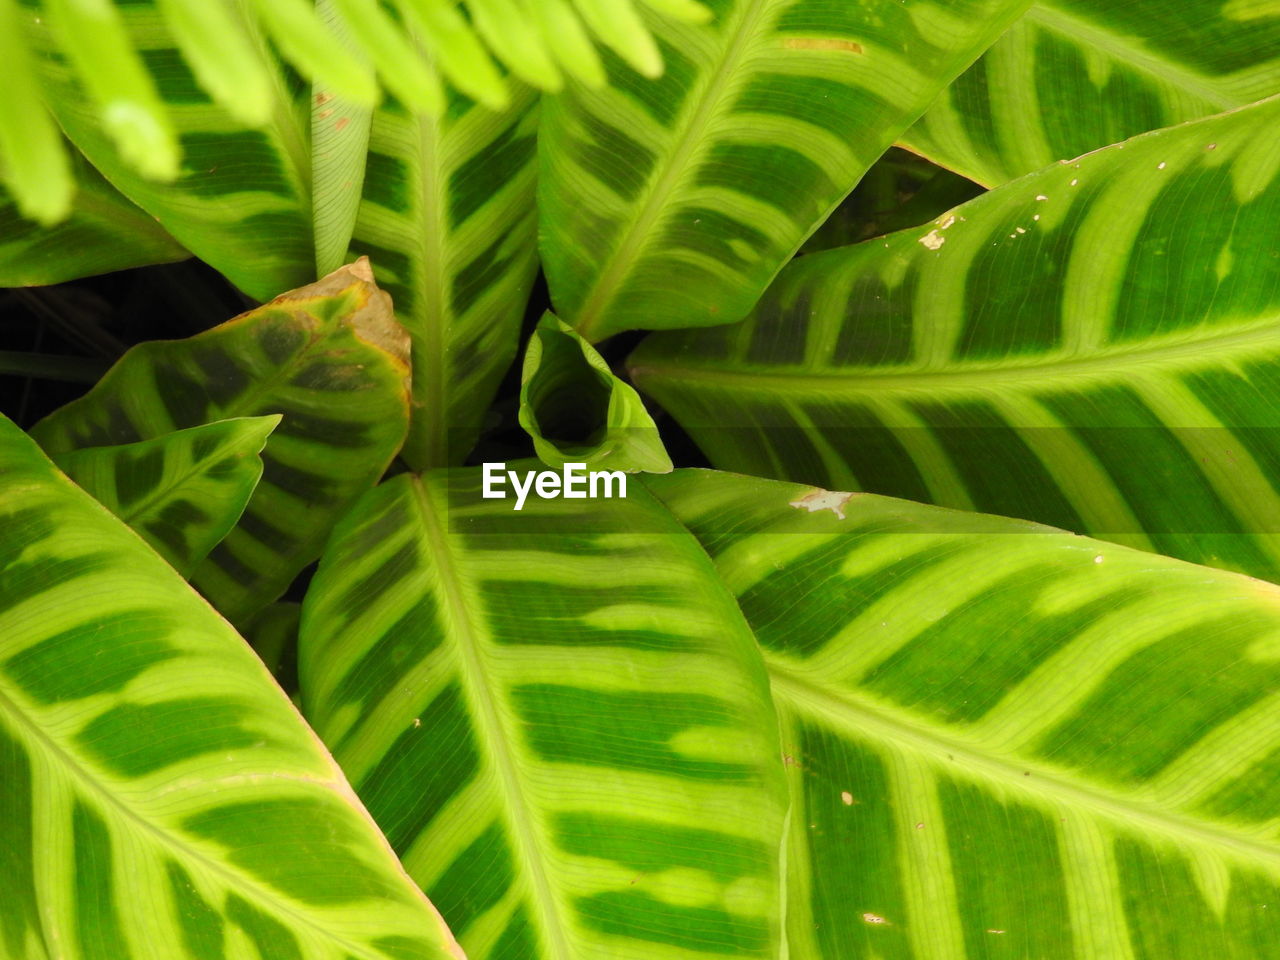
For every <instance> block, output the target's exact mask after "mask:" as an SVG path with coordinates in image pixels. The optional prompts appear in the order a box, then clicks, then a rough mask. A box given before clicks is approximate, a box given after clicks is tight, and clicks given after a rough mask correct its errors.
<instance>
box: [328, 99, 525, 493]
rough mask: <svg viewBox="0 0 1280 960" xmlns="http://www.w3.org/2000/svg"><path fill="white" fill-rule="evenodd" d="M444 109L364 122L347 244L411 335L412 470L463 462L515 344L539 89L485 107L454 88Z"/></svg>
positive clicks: (392, 108)
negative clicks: (438, 113) (356, 200)
mask: <svg viewBox="0 0 1280 960" xmlns="http://www.w3.org/2000/svg"><path fill="white" fill-rule="evenodd" d="M451 97H452V100H451V106H450V108H449V110H448V111H447V112H446V113H445V115H444V116H442V117H432V116H430V115H427V114H420V113H411V112H409V111H407V110H406V109H405V108H403V107H401V106H400V105H398V104H396V103H394V102H389V103H386V104H384V105H383V106H382V107H380V108H379V109H378V110H377V112H376V113H375V114H374V117H373V131H372V134H371V137H370V142H369V150H370V153H369V158H368V169H367V172H366V176H365V182H364V194H363V198H362V200H361V203H360V210H359V216H358V218H357V220H356V225H355V236H354V239H353V240H352V243H351V249H352V251H353V252H354V253H359V254H365V255H368V257H369V258H370V260H371V261H372V262H373V266H374V270H375V272H376V274H377V277H378V282H379V283H380V284H381V285H382V286H383V288H384V289H385V290H387V291H388V292H389V293H390V294H391V296H392V298H393V299H394V301H395V306H396V316H397V317H398V318H399V320H400V321H401V322H402V323H403V324H404V325H405V328H406V329H407V330H408V331H409V336H410V338H411V339H412V341H413V371H414V376H413V421H412V424H411V426H410V432H409V437H408V440H407V441H406V442H405V449H404V458H405V460H406V461H408V463H409V464H410V465H411V466H412V467H413V468H414V469H416V470H422V469H425V468H428V467H439V466H446V465H449V464H453V463H461V462H462V460H463V459H464V458H465V457H466V455H467V453H468V452H469V451H470V449H471V447H472V445H473V444H474V443H475V438H476V436H477V435H478V434H479V431H480V424H481V421H482V418H483V416H484V411H485V409H486V408H487V407H488V406H489V403H490V401H491V400H492V399H493V394H494V391H495V390H496V389H497V385H498V381H499V380H500V379H501V377H502V374H503V373H504V372H505V371H506V369H507V367H508V366H509V365H510V363H511V360H512V358H513V357H514V356H515V353H516V348H517V346H518V345H519V331H520V321H521V319H522V317H523V316H524V306H525V301H526V300H527V299H528V296H529V290H530V287H531V285H532V283H533V275H534V272H535V270H536V266H537V256H536V249H535V245H536V238H535V227H536V219H537V218H536V214H535V210H534V200H533V189H534V150H535V148H534V139H535V132H536V127H537V96H536V94H535V93H534V92H533V91H532V90H530V89H529V88H527V87H524V86H522V85H520V84H516V83H513V84H512V91H511V103H510V106H509V107H508V108H507V109H505V110H500V111H494V110H489V109H486V108H485V107H482V106H479V105H477V104H475V103H472V102H471V101H470V100H467V99H465V98H463V97H461V96H459V95H458V94H456V93H452V94H451Z"/></svg>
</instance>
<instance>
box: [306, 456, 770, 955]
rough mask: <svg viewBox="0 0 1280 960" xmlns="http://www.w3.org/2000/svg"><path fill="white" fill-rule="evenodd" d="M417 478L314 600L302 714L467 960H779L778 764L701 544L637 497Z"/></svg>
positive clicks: (374, 506)
mask: <svg viewBox="0 0 1280 960" xmlns="http://www.w3.org/2000/svg"><path fill="white" fill-rule="evenodd" d="M480 480H481V478H480V475H479V473H478V472H477V471H474V470H454V471H432V472H429V473H427V474H424V475H422V476H421V477H417V476H410V475H401V476H398V477H396V478H395V479H393V480H391V481H390V482H388V483H385V484H383V485H382V486H380V487H378V488H377V489H376V490H374V491H373V492H371V493H370V494H368V495H367V496H366V497H365V498H364V499H363V500H362V501H361V502H360V504H359V505H358V506H357V507H356V508H355V509H354V510H353V511H352V512H351V513H350V514H349V515H348V516H347V517H345V518H344V519H343V521H342V522H341V523H340V524H339V526H338V528H337V530H336V531H335V533H334V536H333V537H332V539H331V540H330V542H329V546H328V547H327V549H326V553H325V556H324V558H323V560H322V561H321V564H320V569H319V572H318V573H317V574H316V578H315V579H314V580H313V582H312V585H311V587H310V588H309V590H308V593H307V597H306V600H305V602H304V604H303V613H302V626H301V635H300V657H299V659H300V678H301V686H302V697H303V705H304V712H305V713H306V715H307V717H308V718H309V719H310V721H311V722H312V724H313V725H314V726H315V728H316V729H317V731H318V732H319V733H320V734H321V736H322V737H324V739H325V740H326V742H327V743H329V744H330V746H331V747H332V748H333V749H334V751H335V754H336V756H337V757H338V759H339V762H340V763H341V764H342V765H343V768H344V770H345V771H346V772H347V775H348V776H349V777H350V778H351V779H352V781H353V783H355V784H356V787H357V790H358V792H359V793H360V795H361V797H362V798H363V799H364V801H365V803H366V804H368V806H369V809H370V811H371V812H372V813H373V815H374V816H375V818H376V819H377V820H378V822H379V823H380V824H381V825H382V827H383V829H384V830H385V831H386V833H387V837H388V839H389V840H390V842H391V844H392V846H393V848H394V849H395V850H396V851H397V853H398V854H399V855H400V856H401V858H402V860H403V862H404V864H405V867H406V869H407V870H408V871H409V873H410V875H411V876H413V877H414V879H415V880H417V881H418V883H419V884H420V885H421V886H422V887H423V889H424V890H426V891H428V892H429V894H428V895H430V896H433V898H434V900H435V902H436V903H437V905H438V906H439V907H440V909H441V911H442V913H443V914H444V916H445V918H446V920H447V921H448V922H449V923H450V925H451V927H452V928H453V930H454V932H455V933H456V934H457V936H458V938H459V941H460V942H461V943H462V945H463V947H464V948H465V949H466V951H467V956H468V957H470V958H471V960H485V958H499V957H519V958H520V960H543V958H547V960H567V958H574V960H606V958H609V960H612V958H617V957H636V958H640V957H643V958H646V960H666V958H682V960H683V958H689V957H693V956H698V957H705V958H707V960H712V958H720V957H760V958H766V957H777V956H778V955H779V950H780V945H781V944H780V937H781V931H780V920H779V917H780V899H781V894H780V890H779V886H778V884H779V879H780V878H779V876H778V873H779V859H778V857H779V851H780V846H781V837H782V826H783V824H782V816H783V811H784V807H785V803H784V797H783V793H782V768H781V765H780V763H779V759H778V758H779V752H778V744H777V740H776V720H775V718H774V716H773V712H772V707H771V706H770V704H769V700H768V695H767V688H766V684H765V679H764V675H763V672H762V670H761V669H760V661H759V655H758V654H757V652H756V650H755V645H754V641H753V640H752V637H751V634H750V632H749V631H748V630H747V629H746V625H745V623H744V621H743V620H742V617H741V614H739V613H738V611H737V609H736V608H735V606H734V604H733V601H732V599H731V598H730V596H729V594H728V592H727V591H726V590H725V588H724V587H723V586H722V585H721V584H720V583H719V582H718V581H717V579H716V577H715V575H714V572H713V571H712V569H711V565H710V563H709V561H708V560H707V558H706V555H705V554H704V553H703V551H702V549H701V548H700V547H699V546H698V545H697V543H696V542H695V541H694V540H693V538H692V537H690V536H689V535H688V534H687V533H686V532H685V531H684V530H682V529H681V527H680V526H679V525H678V524H676V523H675V522H674V521H673V520H672V518H671V517H670V515H669V514H668V513H667V512H666V511H665V510H664V509H662V508H661V507H660V506H659V505H658V504H657V502H656V501H654V500H653V499H652V498H651V497H649V496H648V495H647V494H645V493H644V491H643V489H641V488H640V487H639V486H638V485H636V480H635V478H632V482H633V486H632V488H631V489H630V490H628V497H627V498H626V499H611V500H596V501H588V500H542V501H537V500H534V499H531V500H530V501H529V502H528V503H527V504H526V505H525V507H524V509H523V510H522V511H521V512H520V513H519V514H516V513H514V512H513V511H512V508H511V502H510V501H509V500H508V501H501V500H493V499H483V498H482V497H481V496H480V494H481V482H480Z"/></svg>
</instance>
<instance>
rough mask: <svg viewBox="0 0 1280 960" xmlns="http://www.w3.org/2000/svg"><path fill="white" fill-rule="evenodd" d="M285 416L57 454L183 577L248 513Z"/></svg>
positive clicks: (70, 472)
mask: <svg viewBox="0 0 1280 960" xmlns="http://www.w3.org/2000/svg"><path fill="white" fill-rule="evenodd" d="M279 423H280V416H279V415H278V414H277V415H276V416H271V417H243V418H240V419H236V420H218V421H216V422H214V423H209V424H205V425H203V426H199V427H191V428H189V429H187V430H178V431H176V432H174V433H169V434H165V435H164V436H160V437H156V438H155V439H153V440H140V441H138V442H137V443H124V444H119V445H117V446H111V447H86V448H83V449H80V450H70V451H68V452H66V453H63V454H60V455H59V456H57V457H55V458H54V459H55V462H56V463H57V464H58V468H59V469H60V470H62V472H63V473H65V474H67V476H69V477H70V478H71V479H72V480H74V481H75V482H76V483H77V484H79V485H80V486H81V487H82V488H84V489H85V490H86V491H88V492H89V493H90V494H92V495H93V497H94V499H96V500H97V501H98V502H99V503H101V504H102V505H103V506H104V507H106V508H107V509H108V510H110V511H111V512H112V513H114V514H115V515H116V516H117V517H119V518H120V519H121V520H123V521H124V522H125V523H127V524H128V525H129V526H130V527H132V528H133V530H134V531H135V532H136V533H137V534H138V535H139V536H141V537H142V539H144V540H146V541H147V543H149V544H150V545H151V546H152V547H153V548H154V549H155V551H156V552H157V553H158V554H160V556H162V557H164V558H165V560H167V561H168V562H169V566H171V567H173V568H174V569H175V570H177V571H178V572H179V573H180V574H182V575H183V576H188V575H189V574H190V573H191V571H192V569H194V567H195V565H196V564H197V563H199V562H200V561H201V560H203V559H204V558H205V557H206V556H208V554H209V551H210V550H212V549H213V548H214V547H215V546H217V544H218V543H219V541H221V540H222V538H223V537H225V536H226V535H227V534H228V533H229V532H230V531H231V528H232V527H234V526H235V525H236V521H237V520H239V519H240V515H241V514H243V513H244V508H245V505H246V504H248V502H249V498H250V496H252V495H253V491H254V488H255V487H257V485H258V480H259V479H260V478H261V476H262V460H261V458H260V457H259V456H258V454H259V453H261V451H262V448H263V446H265V445H266V442H267V436H268V435H269V434H270V433H271V431H272V430H274V429H275V428H276V426H277V425H278V424H279Z"/></svg>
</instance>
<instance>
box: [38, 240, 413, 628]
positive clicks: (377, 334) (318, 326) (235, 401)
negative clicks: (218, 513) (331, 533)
mask: <svg viewBox="0 0 1280 960" xmlns="http://www.w3.org/2000/svg"><path fill="white" fill-rule="evenodd" d="M406 341H407V338H406V337H405V334H404V331H403V330H402V329H401V328H400V327H399V326H398V325H397V324H396V322H395V320H394V318H393V317H392V314H391V307H390V302H389V300H388V298H387V296H386V294H384V293H383V292H382V291H380V290H379V289H378V288H377V287H376V286H375V285H374V283H373V278H372V274H371V273H370V271H369V266H368V263H367V262H365V261H359V262H357V263H355V264H351V265H349V266H346V267H343V268H342V269H340V270H337V271H335V272H334V273H332V274H330V275H329V276H328V277H326V278H325V279H323V280H320V281H318V282H316V283H313V284H311V285H309V286H306V287H302V288H301V289H298V290H294V291H292V292H290V293H287V294H283V295H282V296H280V297H277V298H276V299H275V300H273V301H271V302H270V303H268V304H266V305H265V306H262V307H259V308H258V309H256V310H253V311H251V312H249V313H246V314H244V315H242V316H240V317H237V318H235V319H234V320H230V321H228V322H227V323H224V324H222V325H221V326H218V327H215V328H214V329H212V330H208V331H206V332H204V333H201V334H197V335H196V336H194V337H191V338H189V339H187V340H171V341H156V342H151V343H144V344H141V345H139V346H137V347H134V348H133V349H132V350H130V351H129V352H128V353H127V354H125V356H124V357H122V358H121V360H120V361H119V362H118V363H117V364H116V365H115V366H114V367H112V369H111V370H110V371H109V372H108V373H107V374H106V376H104V377H103V378H102V380H101V381H100V382H99V383H98V385H97V386H96V387H94V389H93V390H91V391H90V392H89V393H88V394H86V395H85V396H84V397H83V398H81V399H80V400H77V401H75V402H73V403H70V404H68V405H67V406H65V407H63V408H61V409H60V410H57V411H55V412H54V413H52V414H50V415H49V416H48V417H46V418H45V419H44V420H42V421H40V423H38V424H36V426H35V427H34V428H33V430H32V434H33V436H35V437H36V439H37V440H39V441H40V443H41V445H42V446H43V447H44V448H45V450H46V451H48V452H49V453H51V454H55V455H61V454H63V453H66V452H68V451H71V450H77V449H80V448H83V447H98V446H105V445H111V444H120V443H133V442H135V441H138V440H145V439H152V438H155V437H159V436H163V435H164V434H167V433H169V432H171V431H173V430H179V429H183V428H186V427H192V426H198V425H200V424H204V423H210V422H212V421H214V420H223V419H228V418H232V417H249V416H263V415H270V414H283V420H282V421H281V424H280V426H279V427H278V428H277V429H276V431H275V432H274V433H273V434H272V436H271V438H270V439H269V440H268V441H267V445H266V449H265V450H264V451H263V454H262V462H263V465H264V469H263V474H262V482H261V483H260V484H259V485H258V487H257V489H256V490H255V491H254V494H253V497H252V499H251V500H250V501H249V506H248V507H247V509H246V510H245V513H244V515H243V516H242V517H241V518H240V521H239V523H237V525H236V527H235V529H233V530H232V531H231V533H229V534H228V535H227V537H226V538H225V539H224V540H223V541H222V542H221V543H219V544H218V545H217V546H216V547H214V549H213V551H212V552H211V553H210V554H209V557H208V558H207V559H206V560H205V561H204V562H203V563H201V564H200V565H199V566H197V568H196V570H195V572H194V574H193V576H192V583H194V584H195V585H196V586H197V587H198V588H199V589H200V591H201V592H202V593H204V594H205V596H207V597H209V598H210V600H211V601H213V603H214V605H215V606H217V607H218V609H219V610H221V611H222V613H223V614H225V615H226V616H227V617H228V618H229V619H231V620H233V621H239V620H241V619H243V618H244V617H247V616H248V615H249V614H251V613H253V612H254V611H255V610H257V609H259V608H260V607H262V606H264V605H265V604H267V603H269V602H270V601H272V600H274V599H276V598H277V597H278V596H279V595H280V594H281V593H283V592H284V590H285V588H286V587H287V586H288V585H289V583H290V581H292V580H293V578H294V577H295V576H296V575H297V574H298V572H299V571H300V570H301V569H302V568H303V567H304V566H306V565H307V564H308V563H310V562H311V561H312V560H314V559H315V558H316V557H317V556H319V554H320V550H321V548H322V547H323V545H324V541H325V537H326V536H327V535H328V527H329V524H331V523H332V522H333V521H334V520H335V519H336V518H337V517H339V516H341V514H342V513H343V511H344V510H346V508H347V507H348V506H349V505H350V504H351V503H353V502H354V501H355V500H356V499H357V498H358V497H359V496H360V494H362V493H363V492H364V491H365V490H367V489H369V487H371V486H372V485H373V484H374V483H376V482H377V480H378V478H379V477H381V476H382V473H383V471H384V470H386V468H387V466H388V464H389V463H390V462H391V459H392V458H393V457H394V456H395V454H396V451H397V450H398V449H399V448H400V444H401V443H402V442H403V440H404V434H405V428H406V423H407V420H408V402H409V400H408V393H409V386H408V373H409V371H408V344H407V342H406Z"/></svg>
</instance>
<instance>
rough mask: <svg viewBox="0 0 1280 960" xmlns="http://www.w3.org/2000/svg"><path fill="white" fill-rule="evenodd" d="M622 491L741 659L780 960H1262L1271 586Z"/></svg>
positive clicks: (1277, 680) (680, 495) (931, 528)
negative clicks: (766, 684)
mask: <svg viewBox="0 0 1280 960" xmlns="http://www.w3.org/2000/svg"><path fill="white" fill-rule="evenodd" d="M643 482H644V485H645V486H646V487H648V488H649V489H651V490H653V491H655V492H656V493H657V494H658V496H659V497H661V498H662V500H663V501H664V502H665V503H666V504H667V506H668V507H669V508H670V509H671V510H672V512H673V513H674V514H675V516H676V517H677V518H679V520H680V521H681V522H682V523H683V524H684V525H685V526H686V527H687V528H688V529H690V530H691V531H692V532H693V533H694V534H695V535H696V536H697V537H698V538H699V540H700V541H701V542H702V543H703V544H704V545H705V546H706V548H707V550H708V552H709V553H710V554H711V556H712V557H713V559H714V561H715V565H716V569H717V571H718V572H719V574H720V576H721V578H722V579H723V581H724V582H725V583H726V584H727V585H729V587H730V588H731V589H732V590H733V591H734V593H735V594H736V596H737V598H738V603H739V605H740V607H741V609H742V611H743V613H744V614H745V615H746V618H747V620H748V621H749V622H750V624H751V625H752V627H753V628H754V630H755V634H756V637H757V638H758V640H759V642H760V644H761V646H762V649H763V652H764V658H765V661H766V663H767V665H768V670H769V676H770V681H771V684H772V689H773V695H774V700H775V703H776V704H777V708H778V712H779V715H780V719H781V725H782V731H783V749H784V751H785V754H786V758H785V763H786V768H787V772H788V777H789V780H790V784H791V790H792V813H791V829H790V833H789V838H788V857H787V863H788V870H789V875H790V880H789V884H788V932H789V940H790V955H791V956H792V957H805V958H811V957H815V958H816V957H825V958H842V960H843V958H860V957H883V958H892V960H940V958H947V960H952V958H956V960H958V958H991V960H996V958H1009V960H1013V958H1018V960H1023V958H1031V957H1035V958H1043V960H1078V958H1083V957H1109V958H1116V960H1163V958H1171V957H1178V958H1188V960H1190V958H1193V957H1194V958H1209V957H1232V958H1235V957H1239V958H1242V960H1243V958H1246V957H1247V958H1250V960H1252V958H1264V957H1271V956H1274V955H1275V950H1276V945H1277V944H1278V943H1280V916H1277V914H1276V911H1275V903H1276V899H1277V897H1278V896H1280V830H1278V829H1277V823H1276V819H1275V809H1276V804H1277V802H1280V794H1278V792H1277V779H1276V774H1275V771H1276V757H1277V755H1278V753H1280V693H1277V691H1278V690H1280V589H1278V588H1276V587H1275V586H1273V585H1271V584H1266V583H1262V582H1260V581H1257V580H1252V579H1249V578H1245V577H1240V576H1238V575H1235V574H1228V573H1221V572H1218V571H1212V570H1207V569H1205V568H1202V567H1194V566H1190V565H1187V564H1184V563H1181V562H1178V561H1173V560H1169V559H1165V558H1156V557H1152V556H1150V555H1149V554H1144V553H1139V552H1136V551H1132V550H1129V549H1127V548H1124V547H1118V546H1114V545H1111V544H1103V543H1099V542H1097V541H1091V540H1087V539H1084V538H1082V537H1077V536H1072V535H1069V534H1065V533H1060V532H1056V531H1052V530H1048V529H1046V528H1044V527H1038V526H1035V525H1033V524H1028V523H1023V522H1018V521H1012V520H1005V519H999V518H994V517H983V516H978V515H974V514H965V513H955V512H951V511H947V510H940V509H937V508H932V507H925V506H919V505H916V504H909V503H903V502H901V501H894V500H887V499H884V498H881V497H876V496H871V495H862V496H859V495H851V494H837V493H829V492H826V491H822V490H815V489H813V488H805V487H797V486H792V485H784V484H778V483H770V482H766V481H761V480H755V479H749V478H729V477H725V476H724V475H715V474H710V473H706V472H701V471H679V472H677V473H676V474H673V475H671V476H670V477H645V478H644V481H643Z"/></svg>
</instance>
